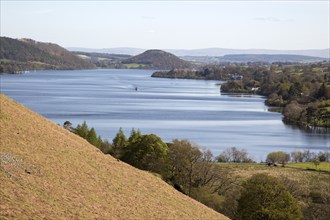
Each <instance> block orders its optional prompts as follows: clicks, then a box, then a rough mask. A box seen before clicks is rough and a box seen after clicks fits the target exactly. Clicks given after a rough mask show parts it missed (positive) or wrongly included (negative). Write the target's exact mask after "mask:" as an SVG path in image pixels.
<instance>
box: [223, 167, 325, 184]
mask: <svg viewBox="0 0 330 220" xmlns="http://www.w3.org/2000/svg"><path fill="white" fill-rule="evenodd" d="M291 164H293V163H290V164H289V165H291ZM302 164H303V163H302ZM289 165H286V166H285V167H282V166H277V167H273V166H271V167H269V166H267V165H265V164H257V163H255V164H241V165H235V164H225V163H218V166H220V167H223V168H224V169H226V170H227V171H229V172H230V173H231V175H233V176H237V177H239V178H241V179H242V180H246V179H247V178H249V177H251V176H252V175H254V174H256V173H266V174H269V175H271V176H274V177H277V178H280V179H283V178H287V179H290V180H295V181H298V182H300V183H301V184H302V183H304V184H305V183H308V182H318V181H325V182H329V181H330V175H329V172H318V171H313V170H307V169H297V168H296V167H294V168H292V167H289ZM313 166H314V165H313ZM329 189H330V188H329Z"/></svg>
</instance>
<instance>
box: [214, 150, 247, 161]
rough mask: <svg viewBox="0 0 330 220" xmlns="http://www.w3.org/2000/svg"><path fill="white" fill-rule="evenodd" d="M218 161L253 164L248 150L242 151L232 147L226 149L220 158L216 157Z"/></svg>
mask: <svg viewBox="0 0 330 220" xmlns="http://www.w3.org/2000/svg"><path fill="white" fill-rule="evenodd" d="M216 160H217V161H218V162H219V163H221V162H225V163H228V162H232V163H252V162H253V160H252V159H251V158H250V157H249V156H248V153H247V152H246V150H244V149H243V150H240V149H237V148H236V147H231V148H227V149H225V150H224V151H223V152H222V153H221V154H220V155H219V156H217V157H216Z"/></svg>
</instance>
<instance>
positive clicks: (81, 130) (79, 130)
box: [75, 121, 89, 139]
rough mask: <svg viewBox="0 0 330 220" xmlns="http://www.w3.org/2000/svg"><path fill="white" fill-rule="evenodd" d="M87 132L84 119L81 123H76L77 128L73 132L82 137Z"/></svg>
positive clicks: (85, 136)
mask: <svg viewBox="0 0 330 220" xmlns="http://www.w3.org/2000/svg"><path fill="white" fill-rule="evenodd" d="M88 132H89V129H88V126H87V123H86V121H84V122H83V123H82V125H79V124H78V125H77V128H76V129H75V133H76V134H77V135H79V136H80V137H82V138H84V139H86V138H87V135H88Z"/></svg>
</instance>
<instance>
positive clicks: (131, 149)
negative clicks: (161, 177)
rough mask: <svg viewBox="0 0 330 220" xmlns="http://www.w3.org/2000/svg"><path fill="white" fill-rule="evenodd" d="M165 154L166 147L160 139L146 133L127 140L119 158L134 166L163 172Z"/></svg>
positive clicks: (166, 151)
mask: <svg viewBox="0 0 330 220" xmlns="http://www.w3.org/2000/svg"><path fill="white" fill-rule="evenodd" d="M167 154H168V147H167V145H166V144H165V143H164V142H163V141H162V139H160V137H158V136H157V135H154V134H148V135H140V136H139V137H138V138H137V139H136V140H135V141H134V142H129V143H128V145H127V147H126V148H125V151H124V152H123V155H122V157H121V158H122V160H123V161H125V162H126V163H129V164H131V165H132V166H134V167H136V168H139V169H142V170H148V171H152V172H156V173H159V174H163V171H164V165H165V161H166V158H167Z"/></svg>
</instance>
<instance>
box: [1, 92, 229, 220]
mask: <svg viewBox="0 0 330 220" xmlns="http://www.w3.org/2000/svg"><path fill="white" fill-rule="evenodd" d="M0 101H1V114H0V128H1V130H0V131H1V136H0V146H1V147H0V161H1V166H0V182H1V187H0V219H228V218H226V217H225V216H223V215H221V214H219V213H217V212H215V211H213V210H212V209H210V208H207V207H206V206H204V205H202V204H200V203H198V202H197V201H195V200H193V199H191V198H189V197H187V196H185V195H183V194H181V193H180V192H178V191H176V190H175V189H174V188H172V187H171V186H170V185H168V184H166V183H165V182H163V181H162V180H161V179H160V178H158V177H156V176H154V175H153V174H151V173H148V172H146V171H141V170H138V169H136V168H134V167H132V166H130V165H128V164H126V163H123V162H121V161H118V160H116V159H114V158H113V157H111V156H109V155H105V154H103V153H102V152H101V151H99V150H98V149H97V148H95V147H94V146H92V145H90V144H89V143H88V142H87V141H85V140H84V139H82V138H80V137H78V136H77V135H75V134H72V133H71V132H69V131H67V130H65V129H63V128H62V127H60V126H59V125H56V124H54V123H52V122H50V121H48V120H47V119H45V118H43V117H42V116H40V115H38V114H36V113H34V112H32V111H31V110H29V109H27V108H26V107H24V106H22V105H20V104H18V103H16V102H14V101H13V100H11V99H9V98H7V97H6V96H4V95H2V94H1V95H0Z"/></svg>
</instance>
